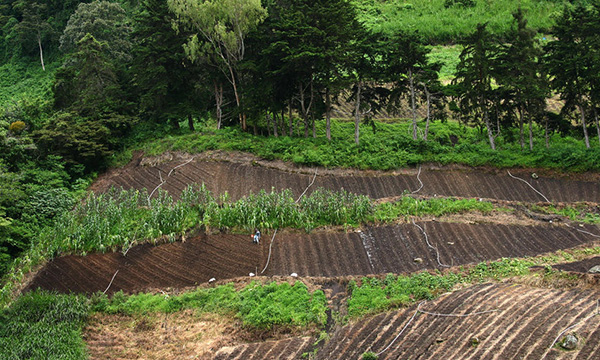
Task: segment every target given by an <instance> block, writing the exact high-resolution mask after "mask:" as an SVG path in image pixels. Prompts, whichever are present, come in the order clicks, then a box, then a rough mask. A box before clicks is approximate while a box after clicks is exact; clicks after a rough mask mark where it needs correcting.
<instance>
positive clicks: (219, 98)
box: [213, 81, 223, 129]
mask: <svg viewBox="0 0 600 360" xmlns="http://www.w3.org/2000/svg"><path fill="white" fill-rule="evenodd" d="M213 84H214V86H215V104H216V106H217V110H216V111H217V113H216V116H217V129H220V128H221V125H222V120H223V112H222V110H221V106H222V105H223V85H222V84H220V83H218V82H217V81H214V82H213Z"/></svg>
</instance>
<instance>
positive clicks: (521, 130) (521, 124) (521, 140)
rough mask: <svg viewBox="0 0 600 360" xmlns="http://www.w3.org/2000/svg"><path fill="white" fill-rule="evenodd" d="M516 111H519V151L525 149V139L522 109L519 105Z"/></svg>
mask: <svg viewBox="0 0 600 360" xmlns="http://www.w3.org/2000/svg"><path fill="white" fill-rule="evenodd" d="M517 112H518V113H519V142H520V143H521V151H523V150H525V139H524V136H523V109H522V108H521V106H519V107H518V110H517Z"/></svg>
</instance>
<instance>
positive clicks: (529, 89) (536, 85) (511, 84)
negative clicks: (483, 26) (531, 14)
mask: <svg viewBox="0 0 600 360" xmlns="http://www.w3.org/2000/svg"><path fill="white" fill-rule="evenodd" d="M513 18H514V22H513V27H512V29H511V32H510V33H509V39H510V41H509V44H508V45H504V46H501V47H500V50H499V54H498V59H497V64H498V65H497V68H498V76H497V84H498V86H499V87H501V88H502V91H501V93H502V95H503V96H502V97H503V98H504V101H505V103H506V105H507V107H508V108H509V109H510V110H509V111H511V112H515V113H516V118H517V119H518V122H519V134H520V143H521V149H524V147H525V143H524V134H523V127H524V123H527V124H528V126H529V149H530V150H533V130H532V127H533V125H532V123H533V119H534V118H536V117H539V115H540V114H541V113H542V112H543V111H544V109H545V105H546V101H545V100H546V96H547V86H546V81H545V78H544V77H542V75H541V73H540V71H541V66H540V64H539V61H540V58H541V55H542V51H541V48H540V47H539V46H537V43H536V41H535V35H536V33H535V31H534V30H532V29H529V28H528V27H527V20H526V19H525V16H524V14H523V11H522V10H521V8H519V9H518V10H517V11H516V12H515V13H513Z"/></svg>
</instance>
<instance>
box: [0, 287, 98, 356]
mask: <svg viewBox="0 0 600 360" xmlns="http://www.w3.org/2000/svg"><path fill="white" fill-rule="evenodd" d="M88 314H89V305H88V304H87V300H86V299H85V297H83V296H76V295H56V294H50V293H45V292H39V291H34V292H29V293H26V294H24V295H22V296H21V297H19V299H17V300H16V301H15V302H14V303H13V304H12V306H11V307H10V308H7V309H3V310H0V358H2V359H58V358H60V359H83V358H85V357H86V346H85V343H84V341H83V339H82V337H81V326H82V325H83V324H84V322H85V320H86V319H87V317H88Z"/></svg>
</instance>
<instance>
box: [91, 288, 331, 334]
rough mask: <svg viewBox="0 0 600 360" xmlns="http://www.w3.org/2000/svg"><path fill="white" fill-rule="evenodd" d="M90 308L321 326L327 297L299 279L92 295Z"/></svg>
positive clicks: (254, 323) (258, 324) (266, 324)
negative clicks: (184, 312) (187, 311)
mask: <svg viewBox="0 0 600 360" xmlns="http://www.w3.org/2000/svg"><path fill="white" fill-rule="evenodd" d="M91 308H92V311H96V312H101V313H108V314H117V313H120V314H127V315H133V314H146V313H154V312H165V313H172V312H177V311H181V310H183V309H193V310H196V311H198V312H215V313H221V314H231V315H235V316H236V317H238V318H239V319H241V320H242V321H243V323H244V325H246V326H249V327H254V328H258V329H271V328H273V327H274V326H279V327H281V326H284V327H286V326H287V327H308V326H319V327H322V326H324V325H325V324H326V322H327V315H326V311H327V299H326V298H325V294H324V293H323V291H321V290H317V291H315V292H313V293H312V294H311V293H310V292H309V291H308V288H307V287H306V285H305V284H304V283H302V282H301V281H296V283H294V284H293V285H290V284H289V283H281V284H277V283H275V282H272V283H270V284H266V285H262V284H259V283H256V282H252V283H250V284H249V285H248V286H246V287H245V288H243V289H242V290H240V291H236V290H235V289H234V287H233V284H228V285H222V286H218V287H215V288H212V289H198V290H195V291H192V292H187V293H184V294H181V295H176V296H168V295H162V294H137V295H131V296H125V295H123V293H121V292H118V293H116V294H115V295H113V296H112V298H108V297H107V296H106V295H102V294H98V295H95V296H94V297H93V298H92V307H91Z"/></svg>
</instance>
